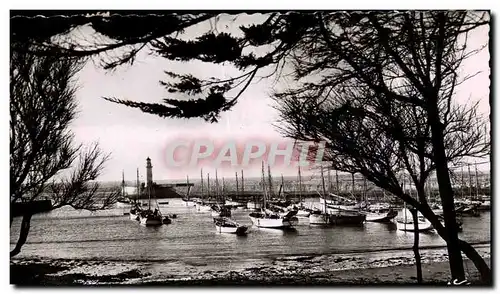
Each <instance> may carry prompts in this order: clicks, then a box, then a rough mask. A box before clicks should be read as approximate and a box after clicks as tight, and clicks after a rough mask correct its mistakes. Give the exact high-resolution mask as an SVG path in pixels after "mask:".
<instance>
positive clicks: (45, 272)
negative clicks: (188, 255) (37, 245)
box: [10, 245, 490, 286]
mask: <svg viewBox="0 0 500 294" xmlns="http://www.w3.org/2000/svg"><path fill="white" fill-rule="evenodd" d="M477 250H478V252H479V253H480V254H481V255H482V256H483V257H484V258H485V259H486V260H487V262H488V263H490V247H489V245H479V246H478V247H477ZM421 255H422V263H423V265H422V268H423V280H424V284H427V285H443V286H444V285H446V283H447V282H448V280H449V264H448V263H447V256H446V250H445V249H444V248H429V249H422V250H421ZM10 268H11V273H10V274H11V284H16V285H19V286H35V285H46V286H69V285H89V286H91V285H107V286H110V285H112V286H119V285H129V286H143V285H166V286H168V285H170V286H181V285H182V286H210V285H233V286H236V285H247V286H259V285H260V286H262V285H284V286H285V285H308V286H315V285H322V286H325V285H332V286H333V285H411V284H416V283H417V281H416V270H415V266H414V258H413V255H412V252H411V250H399V251H386V252H365V253H354V254H342V255H338V254H330V255H317V256H315V255H307V256H278V257H272V258H268V259H262V260H253V261H248V262H246V263H242V264H241V266H240V267H239V268H238V269H236V270H235V269H234V265H233V267H232V268H233V269H232V270H224V269H222V268H220V267H219V268H211V267H210V266H209V265H205V264H180V262H162V261H151V262H144V261H141V262H138V261H103V260H66V259H23V258H20V259H13V260H11V264H10ZM180 268H182V270H179V269H180ZM465 268H466V275H467V277H468V280H469V281H471V283H472V284H473V285H480V284H481V283H480V282H479V274H478V272H477V270H476V269H475V267H474V265H473V264H472V262H471V261H470V260H468V259H466V261H465Z"/></svg>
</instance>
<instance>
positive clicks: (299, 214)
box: [297, 209, 311, 217]
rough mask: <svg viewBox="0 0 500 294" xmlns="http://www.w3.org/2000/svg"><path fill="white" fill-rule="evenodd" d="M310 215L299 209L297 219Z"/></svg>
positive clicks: (308, 212)
mask: <svg viewBox="0 0 500 294" xmlns="http://www.w3.org/2000/svg"><path fill="white" fill-rule="evenodd" d="M310 215H311V212H310V211H307V210H303V209H299V210H298V211H297V217H309V216H310Z"/></svg>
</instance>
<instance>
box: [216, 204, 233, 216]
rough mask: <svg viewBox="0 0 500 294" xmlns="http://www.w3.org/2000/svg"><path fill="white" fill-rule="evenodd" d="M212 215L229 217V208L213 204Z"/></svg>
mask: <svg viewBox="0 0 500 294" xmlns="http://www.w3.org/2000/svg"><path fill="white" fill-rule="evenodd" d="M212 217H214V218H218V217H231V209H230V208H229V207H227V206H225V205H213V206H212Z"/></svg>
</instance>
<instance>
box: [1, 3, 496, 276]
mask: <svg viewBox="0 0 500 294" xmlns="http://www.w3.org/2000/svg"><path fill="white" fill-rule="evenodd" d="M139 17H141V18H142V19H141V20H138V19H139ZM139 17H131V16H127V17H126V18H122V17H108V18H95V17H94V18H92V17H90V18H82V17H80V18H78V21H77V23H78V24H74V23H72V22H71V21H68V20H60V22H61V23H62V24H61V23H58V25H59V28H57V29H56V27H57V26H56V25H55V23H53V22H52V23H51V22H50V21H48V20H44V25H46V26H47V27H48V28H49V29H46V30H44V31H42V32H37V33H38V34H39V35H42V36H54V35H57V34H61V33H64V32H67V31H68V30H69V29H71V28H72V27H75V26H77V25H82V24H84V23H85V24H90V25H91V26H92V28H94V30H96V31H97V32H99V33H101V34H102V35H104V36H106V37H108V38H109V39H111V42H110V43H109V42H108V44H102V43H101V44H94V45H95V46H93V47H92V46H91V48H83V47H82V46H79V44H77V43H71V42H69V44H70V45H69V46H68V42H67V40H64V39H63V38H60V39H58V38H52V39H51V41H50V42H48V41H47V40H48V39H43V40H42V41H40V40H35V41H30V42H32V43H33V44H34V45H35V46H36V48H37V50H34V51H35V52H37V53H39V52H40V50H39V49H43V50H51V52H53V54H59V55H68V56H92V55H95V54H99V53H109V52H112V51H111V50H114V49H117V48H122V49H125V50H126V51H125V53H124V54H118V55H115V56H110V55H108V54H107V55H106V56H104V57H103V58H102V59H101V61H103V62H104V67H105V68H114V67H116V66H118V65H121V64H125V63H129V62H132V61H133V59H134V57H135V56H136V54H137V52H139V51H140V50H142V49H144V48H147V49H148V50H149V51H150V52H151V53H153V54H156V55H159V56H162V57H164V58H166V59H168V60H173V61H189V60H199V61H203V62H208V63H216V64H221V63H224V64H225V65H232V66H234V67H236V68H238V69H240V70H241V72H242V73H241V75H239V76H236V77H233V78H230V79H224V80H220V79H217V78H212V79H208V80H202V79H198V78H196V77H193V76H192V75H189V74H188V75H180V74H177V73H172V72H167V76H168V78H169V81H167V82H162V85H164V86H165V87H166V89H167V91H168V92H169V93H170V95H173V94H174V93H177V94H179V93H180V94H184V95H185V96H187V97H190V98H188V99H184V100H183V101H177V99H175V98H167V99H165V100H164V104H154V103H152V104H151V103H141V102H134V101H126V100H121V99H119V98H113V97H108V98H106V99H108V100H109V101H112V102H116V103H119V104H124V105H127V106H129V107H135V108H139V109H141V110H142V111H144V112H147V113H152V114H156V115H159V116H162V117H203V118H205V119H206V120H208V121H211V122H216V121H217V118H218V116H219V115H220V112H221V111H227V110H229V109H231V107H232V106H233V105H234V104H235V103H236V101H237V99H238V97H239V96H240V95H241V93H243V92H244V90H245V89H246V88H247V87H248V86H249V84H250V82H251V81H252V80H253V79H254V78H255V77H256V76H257V73H258V72H261V73H262V72H265V75H266V76H265V77H270V76H272V75H277V76H281V74H282V71H283V68H285V69H287V68H290V67H293V68H294V72H293V78H294V79H295V80H296V81H298V82H299V83H300V87H302V88H308V89H311V88H315V91H316V92H317V93H316V94H315V95H312V94H310V95H308V96H310V97H319V96H321V95H324V94H327V93H328V92H332V91H340V90H342V92H344V93H345V92H347V91H351V92H354V93H355V94H359V93H368V96H367V97H366V99H367V100H369V99H373V98H374V97H375V98H383V99H386V100H387V102H385V103H386V106H388V107H387V108H382V109H385V110H384V112H383V113H382V114H384V113H385V114H389V116H390V115H391V113H392V111H394V110H393V109H391V108H390V107H391V105H392V104H393V102H398V103H401V104H404V105H403V106H405V105H406V106H411V107H415V108H416V109H417V110H418V112H417V113H418V114H419V115H420V116H421V119H425V122H424V123H423V124H422V125H428V127H429V129H427V133H426V134H428V135H429V136H428V138H426V139H428V140H429V141H428V142H427V141H426V144H428V145H423V146H428V147H429V148H428V149H427V148H424V150H423V151H422V150H421V149H419V150H418V151H420V153H419V152H415V151H416V150H414V148H422V147H421V146H422V144H420V145H418V144H413V145H411V144H409V145H407V146H405V148H406V149H403V151H405V150H406V151H410V152H413V153H414V154H423V158H424V159H426V160H429V161H430V162H431V166H428V168H427V169H430V170H432V169H435V170H436V175H437V179H438V184H439V194H440V196H441V202H442V204H443V211H444V222H445V227H444V228H443V227H442V226H441V225H440V224H437V227H436V228H437V230H438V232H439V233H440V235H441V236H442V237H443V238H444V239H445V240H446V242H447V245H448V251H449V257H450V258H449V259H450V267H451V272H452V277H453V278H454V279H459V280H461V279H463V278H464V269H463V263H462V257H461V253H460V248H461V249H462V250H463V251H464V252H465V253H467V254H468V256H469V255H471V254H474V252H475V251H474V250H473V248H472V247H470V246H468V247H467V245H466V244H464V242H463V241H460V240H459V239H458V236H457V229H456V219H455V211H454V203H453V202H454V196H453V191H452V188H451V182H450V176H449V170H448V163H449V161H450V160H451V158H453V157H452V156H450V154H449V153H447V152H449V150H451V149H453V148H451V147H450V144H454V141H447V139H446V138H447V137H449V136H447V134H446V132H447V129H446V128H445V125H448V127H450V126H451V124H449V122H446V121H443V119H446V118H451V116H448V115H444V116H443V115H441V114H443V111H444V113H445V114H446V113H451V105H452V103H451V101H452V96H453V94H454V92H455V87H456V86H457V85H458V84H459V83H460V81H459V80H458V70H459V68H460V65H461V63H462V61H463V60H464V59H466V58H467V57H468V56H470V54H473V53H474V52H468V51H467V50H466V49H467V48H466V46H465V45H466V44H467V42H466V39H467V38H466V36H467V33H468V32H470V31H471V30H473V29H474V28H477V27H478V26H481V25H487V24H489V15H488V13H482V12H467V11H451V12H444V11H423V12H415V11H412V12H394V11H390V12H389V11H385V12H350V13H331V12H321V13H320V12H318V13H287V14H281V13H271V14H269V15H268V16H267V18H266V19H265V20H264V21H262V22H261V23H258V24H253V25H250V26H246V27H241V31H242V35H243V36H232V35H228V34H225V33H219V32H217V31H216V30H214V29H212V30H210V31H208V32H206V33H204V34H203V35H201V36H199V37H198V38H196V39H194V40H185V39H183V38H182V34H181V32H182V31H183V29H186V28H188V27H190V26H192V25H195V24H199V23H200V22H203V21H206V20H208V19H217V16H215V15H213V14H198V15H195V16H193V15H172V14H169V15H156V16H150V17H147V18H144V16H139ZM15 21H17V26H16V27H20V26H19V24H20V23H23V22H25V23H26V22H28V20H26V19H23V20H20V19H16V20H15ZM164 22H167V23H168V24H169V26H166V25H165V26H163V24H164ZM137 23H141V25H142V26H140V28H136V27H135V25H136V24H137ZM138 27H139V26H138ZM127 28H128V29H130V32H129V30H127ZM33 35H36V33H34V32H30V31H29V30H22V29H13V31H12V33H11V36H14V38H15V39H17V38H20V39H21V40H26V39H29V40H32V39H36V38H33ZM464 36H465V38H464ZM61 40H63V41H61ZM464 40H465V41H464ZM254 47H259V48H264V49H265V50H264V51H265V52H264V53H261V54H256V53H255V52H253V51H252V50H251V49H252V48H254ZM21 49H22V48H21ZM247 49H250V50H247ZM43 50H42V51H41V52H42V54H43ZM175 80H176V81H175ZM294 91H295V90H294V89H290V90H289V91H286V92H285V93H283V94H286V95H289V96H293V95H294ZM298 94H300V93H298ZM296 96H297V95H296ZM354 96H355V97H358V98H359V97H360V95H354ZM299 98H300V97H297V99H299ZM382 105H383V104H382ZM346 107H347V109H348V110H353V109H349V105H346ZM358 108H359V107H358ZM308 110H309V111H311V114H309V115H308V116H306V117H305V119H306V120H312V119H315V116H314V108H312V109H311V108H309V109H308ZM354 115H355V116H356V117H358V114H354ZM457 121H460V118H458V120H457ZM312 122H314V121H312ZM382 122H385V123H390V122H387V121H386V120H382ZM361 125H362V124H361ZM450 128H452V127H450ZM448 130H449V129H448ZM370 132H371V133H367V134H364V135H365V136H368V135H370V136H368V137H367V138H372V137H371V136H372V135H373V134H375V133H377V132H379V133H380V132H382V130H381V129H378V128H374V129H371V130H370ZM389 138H390V139H391V140H393V141H394V140H396V141H397V142H401V141H402V139H404V132H399V133H397V132H396V131H395V133H394V134H391V136H390V137H389ZM417 141H418V140H417ZM367 142H371V141H367ZM367 142H362V143H365V144H364V145H360V146H363V148H365V149H366V150H364V149H363V150H364V151H363V150H360V152H363V153H361V154H365V155H366V156H369V155H370V154H376V152H379V154H377V156H379V157H380V158H378V159H377V158H369V159H370V160H372V159H373V160H374V161H373V162H372V163H370V164H375V165H374V166H373V168H375V169H376V170H378V171H384V172H386V173H389V175H390V176H391V177H392V175H393V174H395V172H396V171H397V168H399V169H401V168H402V167H398V166H397V165H396V164H395V162H394V158H395V157H394V152H395V151H394V150H392V149H393V148H396V147H397V146H392V147H391V148H392V149H391V148H389V147H390V142H391V141H388V142H386V143H387V144H389V145H387V146H386V145H384V144H383V145H380V146H379V144H374V146H369V145H367V144H366V143H367ZM347 143H348V142H346V144H347ZM418 146H420V147H418ZM377 148H378V150H377ZM398 148H399V147H398ZM358 150H359V148H358ZM397 151H398V152H399V153H398V154H400V153H401V150H397ZM465 151H466V150H465ZM374 152H375V153H374ZM384 152H385V153H384ZM422 152H423V153H422ZM457 152H458V151H457ZM462 153H463V152H462ZM396 158H397V157H396ZM454 158H459V156H455V157H454ZM347 159H348V160H351V161H355V160H357V159H354V158H350V159H349V158H347ZM410 159H412V158H410ZM412 160H413V159H412ZM365 161H366V160H365ZM365 161H361V162H358V164H360V165H363V164H367V163H366V162H365ZM398 164H399V162H398ZM406 165H407V166H408V165H409V164H408V163H406ZM432 165H433V166H432ZM431 167H432V169H431ZM393 169H396V170H393ZM418 169H419V173H420V175H421V178H420V181H421V182H422V181H423V182H425V178H426V177H425V173H426V171H427V169H425V168H421V167H419V168H418ZM391 173H392V174H391ZM393 178H395V179H397V178H396V177H393ZM414 180H415V179H414ZM374 183H375V182H374ZM379 184H380V186H381V187H384V188H387V189H390V190H391V189H392V190H394V191H391V192H393V193H394V192H396V193H394V194H396V195H400V196H401V197H402V198H403V199H404V200H405V201H407V202H408V203H410V204H412V205H413V206H414V207H416V208H417V209H418V210H419V211H421V212H422V213H424V215H425V216H426V217H428V218H430V220H431V221H435V220H434V219H433V216H432V215H431V214H430V212H429V211H426V207H425V205H419V204H418V203H416V201H414V200H412V199H410V198H409V197H405V195H404V193H402V192H401V191H399V190H395V189H396V188H391V187H388V185H387V184H386V183H382V182H380V181H379V183H378V184H377V185H379ZM392 184H394V183H391V185H392ZM421 202H422V201H421ZM471 249H472V250H471ZM476 254H477V253H476ZM475 263H476V262H475ZM476 266H478V263H476ZM482 269H483V271H482V274H483V277H485V278H487V277H486V275H487V273H486V271H485V270H484V267H483V268H482Z"/></svg>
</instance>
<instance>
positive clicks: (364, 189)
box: [363, 177, 368, 202]
mask: <svg viewBox="0 0 500 294" xmlns="http://www.w3.org/2000/svg"><path fill="white" fill-rule="evenodd" d="M363 178H364V180H363V201H364V202H367V199H366V198H367V197H366V194H367V193H366V190H367V189H368V186H367V184H366V178H365V177H363Z"/></svg>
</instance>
